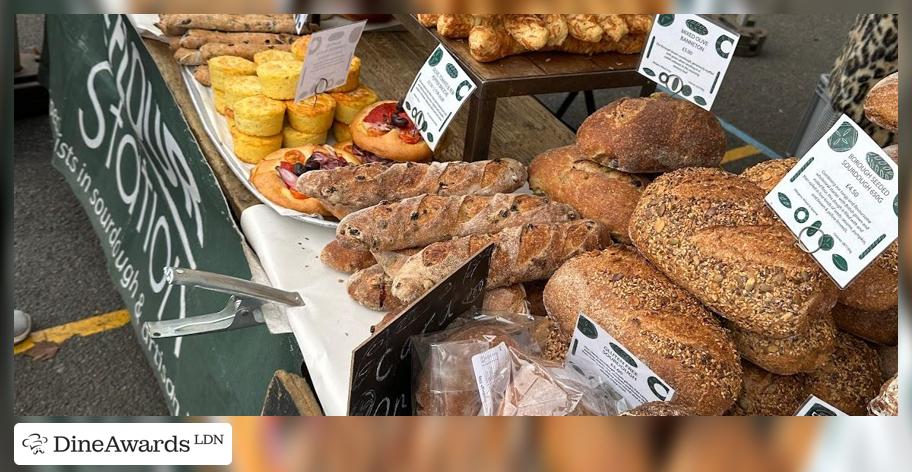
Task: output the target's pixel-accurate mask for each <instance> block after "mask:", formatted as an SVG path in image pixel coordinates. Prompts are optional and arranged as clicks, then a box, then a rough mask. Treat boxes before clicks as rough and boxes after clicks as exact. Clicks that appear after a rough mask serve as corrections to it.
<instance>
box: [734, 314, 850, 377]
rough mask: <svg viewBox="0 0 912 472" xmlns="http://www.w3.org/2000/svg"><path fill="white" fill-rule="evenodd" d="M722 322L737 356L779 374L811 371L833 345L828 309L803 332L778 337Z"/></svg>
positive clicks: (831, 349)
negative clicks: (788, 336)
mask: <svg viewBox="0 0 912 472" xmlns="http://www.w3.org/2000/svg"><path fill="white" fill-rule="evenodd" d="M722 325H723V326H725V327H726V328H728V329H729V330H730V331H731V336H732V340H733V341H734V342H735V347H737V349H738V352H739V353H740V354H741V357H743V358H745V359H747V360H749V361H751V362H753V363H754V364H757V365H758V366H760V367H762V368H764V369H766V370H768V371H770V372H772V373H775V374H779V375H792V374H797V373H800V372H812V371H813V370H814V369H817V368H819V367H820V366H822V365H823V364H824V363H825V362H826V360H827V358H828V357H829V355H830V354H831V353H832V352H833V349H835V348H836V324H835V323H834V322H833V317H832V316H830V314H829V313H825V314H823V316H821V317H820V318H818V319H817V320H815V321H814V322H812V323H811V324H810V325H809V326H808V329H806V330H805V331H804V332H801V333H799V334H797V335H795V336H792V337H790V338H782V339H776V338H771V337H768V336H763V335H761V334H757V333H752V332H750V331H745V330H742V329H739V328H738V327H737V326H735V325H734V324H733V323H732V322H730V321H724V322H723V323H722Z"/></svg>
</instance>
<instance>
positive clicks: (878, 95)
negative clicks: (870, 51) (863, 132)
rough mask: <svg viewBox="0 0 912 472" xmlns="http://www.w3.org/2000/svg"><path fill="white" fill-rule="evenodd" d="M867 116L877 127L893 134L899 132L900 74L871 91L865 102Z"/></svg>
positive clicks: (895, 74)
mask: <svg viewBox="0 0 912 472" xmlns="http://www.w3.org/2000/svg"><path fill="white" fill-rule="evenodd" d="M864 112H865V116H866V117H867V118H868V119H869V120H871V122H873V123H874V124H876V125H877V126H880V127H881V128H886V129H888V130H890V131H892V132H894V133H895V132H897V131H899V72H894V73H892V74H890V75H888V76H886V77H884V78H883V79H881V80H880V81H879V82H877V83H876V84H875V85H874V86H873V87H871V90H870V91H868V96H867V97H866V98H865V102H864Z"/></svg>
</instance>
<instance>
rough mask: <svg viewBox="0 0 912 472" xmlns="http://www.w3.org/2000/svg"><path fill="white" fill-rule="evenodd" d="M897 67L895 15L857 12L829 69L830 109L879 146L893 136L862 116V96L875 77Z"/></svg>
mask: <svg viewBox="0 0 912 472" xmlns="http://www.w3.org/2000/svg"><path fill="white" fill-rule="evenodd" d="M898 67H899V17H898V15H858V17H857V18H856V19H855V24H854V25H853V26H852V29H851V30H850V31H849V40H848V42H847V43H846V45H845V48H844V49H843V51H842V54H840V56H839V57H838V58H837V59H836V62H835V63H834V64H833V70H832V71H831V72H830V85H829V94H830V98H831V100H832V103H833V108H834V109H835V110H836V111H842V112H843V113H845V114H846V115H848V116H849V117H851V118H852V119H853V120H855V122H856V123H858V124H859V125H860V126H861V127H862V128H863V129H864V130H865V131H867V133H868V134H869V135H870V136H871V137H872V138H874V141H876V142H877V143H878V144H880V145H881V146H887V145H889V144H892V143H893V141H894V140H895V136H894V135H893V133H891V132H889V131H887V130H885V129H883V128H881V127H879V126H877V125H875V124H874V123H871V122H870V121H868V120H867V118H865V116H864V99H865V97H866V96H867V94H868V90H870V89H871V87H873V86H874V84H876V83H877V81H878V80H880V79H881V78H883V77H885V76H887V75H890V74H892V73H893V72H896V69H897V68H898Z"/></svg>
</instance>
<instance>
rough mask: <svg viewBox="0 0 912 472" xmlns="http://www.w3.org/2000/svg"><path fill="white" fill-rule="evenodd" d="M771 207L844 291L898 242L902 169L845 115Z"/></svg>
mask: <svg viewBox="0 0 912 472" xmlns="http://www.w3.org/2000/svg"><path fill="white" fill-rule="evenodd" d="M766 203H767V205H769V206H770V208H772V209H773V211H774V212H775V213H776V215H778V216H779V218H781V219H782V221H783V222H785V225H786V226H788V228H789V230H791V231H792V233H794V234H795V235H796V236H797V237H798V239H799V241H801V243H802V245H803V246H804V248H806V249H807V251H808V252H810V253H811V255H812V256H813V257H814V259H815V260H816V261H817V262H818V263H819V264H820V265H821V266H822V267H823V269H824V270H825V271H826V273H827V274H829V275H830V277H832V278H833V280H834V281H835V282H836V284H837V285H839V287H840V288H845V287H846V286H847V285H848V284H849V283H850V282H851V281H852V280H853V279H854V278H855V277H856V276H857V275H858V274H859V273H860V272H861V271H862V270H864V268H865V267H867V266H868V264H870V263H871V262H872V261H873V260H874V259H876V258H877V256H878V255H880V253H881V252H883V251H884V250H885V249H886V248H887V247H888V246H890V244H892V243H893V241H895V240H896V238H897V235H898V231H899V169H898V167H897V166H896V164H895V163H894V162H893V160H892V159H890V158H889V157H888V156H887V155H886V153H884V152H883V149H881V148H880V146H878V145H877V143H875V142H874V140H873V139H871V138H870V137H869V136H868V135H867V134H865V132H864V131H863V130H862V129H861V128H859V127H858V125H856V124H855V122H853V121H852V120H851V119H850V118H848V117H847V116H845V115H843V116H842V117H841V118H840V119H839V121H837V122H836V124H835V125H833V127H832V128H830V130H829V131H827V133H826V134H825V135H824V136H823V138H821V139H820V141H818V142H817V144H815V145H814V147H812V148H811V149H810V150H809V151H808V152H807V154H805V155H804V157H803V158H802V159H801V160H800V161H799V162H798V164H797V165H795V167H794V168H793V169H792V170H791V171H790V172H789V173H788V174H786V176H785V178H783V179H782V181H780V182H779V184H778V185H776V186H775V187H774V188H773V190H772V191H771V192H770V193H769V194H768V195H767V196H766Z"/></svg>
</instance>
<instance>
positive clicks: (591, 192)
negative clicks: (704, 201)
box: [529, 145, 649, 243]
mask: <svg viewBox="0 0 912 472" xmlns="http://www.w3.org/2000/svg"><path fill="white" fill-rule="evenodd" d="M648 183H649V180H648V179H646V178H644V177H641V176H638V175H634V174H627V173H624V172H621V171H617V170H613V169H609V168H607V167H603V166H601V165H599V164H596V163H595V162H593V161H590V160H587V159H585V158H584V157H582V155H581V154H580V152H579V149H578V148H577V146H576V145H571V146H564V147H559V148H555V149H551V150H550V151H545V152H543V153H542V154H539V155H538V156H537V157H536V158H535V159H533V160H532V163H531V164H530V165H529V186H530V187H531V188H532V191H534V192H535V193H539V194H544V195H547V196H548V197H549V198H551V199H552V200H554V201H556V202H561V203H566V204H568V205H570V206H572V207H573V208H575V209H576V210H577V211H578V212H579V213H580V215H581V216H582V217H583V218H589V219H592V220H596V221H598V222H599V223H601V224H603V225H605V228H606V229H607V230H608V232H609V233H610V234H611V237H612V238H614V239H615V240H617V241H620V242H624V243H629V242H630V238H629V236H628V235H627V226H628V224H629V223H630V214H631V213H633V208H634V207H635V206H636V203H637V201H638V200H639V199H640V194H641V193H643V189H644V188H646V185H647V184H648Z"/></svg>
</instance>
